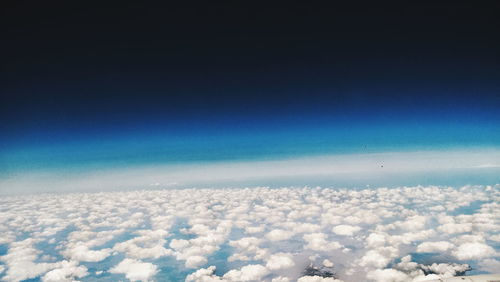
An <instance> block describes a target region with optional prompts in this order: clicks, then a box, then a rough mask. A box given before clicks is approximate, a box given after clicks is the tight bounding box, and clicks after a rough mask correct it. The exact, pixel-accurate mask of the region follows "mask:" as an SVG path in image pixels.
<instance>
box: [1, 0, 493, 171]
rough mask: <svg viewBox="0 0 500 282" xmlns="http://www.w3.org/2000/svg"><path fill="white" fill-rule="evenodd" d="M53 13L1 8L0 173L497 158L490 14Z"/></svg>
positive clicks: (469, 10)
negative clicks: (446, 154) (457, 155)
mask: <svg viewBox="0 0 500 282" xmlns="http://www.w3.org/2000/svg"><path fill="white" fill-rule="evenodd" d="M64 5H67V6H64ZM64 5H63V6H61V7H58V9H52V7H49V6H47V5H44V4H33V5H25V4H21V3H19V4H8V5H7V6H6V8H5V9H2V10H3V12H2V13H3V15H2V23H3V24H7V25H8V26H9V29H8V30H7V32H6V35H5V44H2V47H1V48H2V49H3V53H5V54H9V55H8V56H6V58H5V60H4V62H3V63H2V68H1V78H0V84H1V95H2V103H1V106H0V107H1V108H0V117H1V119H2V123H1V124H0V134H1V139H0V167H1V172H0V175H4V176H8V175H10V174H12V173H20V172H23V171H26V172H29V171H32V170H33V171H35V172H39V171H40V170H51V171H53V170H58V169H65V170H68V169H69V170H71V169H77V170H78V169H87V168H88V169H103V168H106V169H112V168H114V167H116V168H122V167H128V166H140V165H146V166H148V165H165V164H179V163H185V162H188V163H189V162H195V163H196V162H210V161H243V160H249V161H258V160H273V159H284V158H285V159H286V158H300V157H307V156H311V157H314V156H318V155H334V154H363V153H374V152H402V151H403V152H404V151H420V150H434V151H435V150H441V149H442V150H452V149H459V150H481V149H487V148H498V146H499V144H500V143H499V140H500V126H499V124H500V111H498V109H499V108H500V98H499V97H500V95H499V93H500V84H499V81H500V76H499V72H498V67H497V66H498V62H499V60H498V59H499V58H498V50H497V46H498V43H499V42H498V36H496V35H497V31H498V30H497V28H496V26H498V24H497V23H498V18H497V17H496V13H495V11H496V10H497V8H498V7H497V6H496V5H492V6H479V5H477V6H471V5H463V4H460V3H455V4H452V5H451V4H446V5H445V4H439V3H438V4H436V3H434V4H433V5H427V4H418V5H416V4H414V5H409V6H390V7H382V6H375V5H372V6H363V7H349V6H337V7H336V8H334V9H322V8H321V7H314V6H307V7H306V6H301V5H298V6H287V7H281V6H274V7H273V6H269V7H266V8H265V9H261V8H256V7H249V6H246V5H245V4H234V3H233V4H231V5H222V4H221V5H217V4H215V5H210V6H207V7H203V6H198V7H196V8H192V7H170V9H167V10H163V9H162V10H158V9H154V7H147V6H134V5H132V6H120V7H116V6H110V7H104V6H103V7H102V8H101V9H93V8H92V7H85V6H82V7H75V6H72V5H71V4H64ZM61 11H64V12H61ZM20 15H23V17H22V19H23V20H19V16H20ZM110 15H112V16H110Z"/></svg>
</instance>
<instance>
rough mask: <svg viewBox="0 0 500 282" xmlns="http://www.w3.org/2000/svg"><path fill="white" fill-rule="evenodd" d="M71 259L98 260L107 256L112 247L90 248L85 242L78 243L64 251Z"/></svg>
mask: <svg viewBox="0 0 500 282" xmlns="http://www.w3.org/2000/svg"><path fill="white" fill-rule="evenodd" d="M62 254H63V255H64V256H66V257H67V258H69V259H72V260H77V261H85V262H98V261H102V260H104V259H105V258H107V257H108V256H109V255H110V254H111V250H110V249H102V250H97V251H94V250H90V249H89V248H88V247H87V246H85V245H83V244H77V245H75V246H73V247H71V248H69V249H67V250H64V251H63V252H62Z"/></svg>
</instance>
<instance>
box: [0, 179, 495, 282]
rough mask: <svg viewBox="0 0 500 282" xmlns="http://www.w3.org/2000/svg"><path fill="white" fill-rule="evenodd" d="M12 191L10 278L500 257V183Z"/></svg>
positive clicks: (263, 270) (441, 270) (6, 223)
mask: <svg viewBox="0 0 500 282" xmlns="http://www.w3.org/2000/svg"><path fill="white" fill-rule="evenodd" d="M0 201H1V206H2V210H1V211H0V223H1V225H0V238H1V241H0V244H2V246H5V247H6V248H7V250H6V253H5V254H3V255H2V256H0V279H2V280H5V281H20V280H25V279H40V280H42V281H75V280H82V279H83V280H86V279H88V280H97V279H102V278H104V277H106V279H108V278H109V279H110V280H120V279H124V278H123V277H125V278H126V279H129V280H135V281H137V280H140V281H149V280H155V279H164V278H165V276H167V277H168V275H172V277H174V276H175V278H172V279H173V280H179V279H181V280H182V279H186V281H228V282H230V281H266V282H273V281H274V282H286V281H330V282H331V281H345V282H349V281H370V279H371V280H372V281H425V280H429V279H439V278H445V277H451V276H455V275H459V274H463V273H464V272H466V271H468V270H469V269H470V268H471V267H472V268H474V269H479V270H481V271H486V272H492V271H495V270H496V269H498V265H499V261H498V253H499V250H498V244H497V243H498V241H500V239H499V238H498V232H499V230H500V224H499V222H500V204H499V203H500V185H495V186H486V187H484V186H464V187H457V188H454V187H436V186H428V187H423V186H417V187H399V188H391V189H389V188H376V189H372V188H366V189H361V190H352V189H325V188H319V187H315V188H309V187H304V188H286V187H285V188H280V189H271V188H266V187H255V188H233V189H179V190H175V189H174V190H154V191H147V190H144V191H128V192H105V193H74V194H42V195H32V196H28V197H17V196H11V197H2V198H0ZM412 253H419V256H414V258H412V257H411V256H410V254H412ZM443 258H450V260H451V261H450V262H449V263H446V262H444V261H443ZM469 264H470V265H469ZM96 265H98V266H99V267H96ZM308 265H310V267H308ZM173 268H175V270H172V269H173ZM164 269H169V270H168V272H170V271H171V272H172V274H169V273H166V272H165V271H166V270H164ZM308 269H309V270H310V271H309V270H308ZM311 269H312V270H311Z"/></svg>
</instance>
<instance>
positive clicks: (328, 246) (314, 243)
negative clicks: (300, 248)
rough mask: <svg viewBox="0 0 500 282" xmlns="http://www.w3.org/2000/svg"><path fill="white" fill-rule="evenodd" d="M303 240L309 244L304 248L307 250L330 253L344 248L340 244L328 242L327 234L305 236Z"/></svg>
mask: <svg viewBox="0 0 500 282" xmlns="http://www.w3.org/2000/svg"><path fill="white" fill-rule="evenodd" d="M303 238H304V241H306V242H307V245H306V246H304V248H305V249H310V250H313V251H323V252H328V251H332V250H336V249H340V248H342V245H341V244H339V243H338V242H329V241H327V239H326V238H327V235H326V234H325V233H311V234H304V236H303Z"/></svg>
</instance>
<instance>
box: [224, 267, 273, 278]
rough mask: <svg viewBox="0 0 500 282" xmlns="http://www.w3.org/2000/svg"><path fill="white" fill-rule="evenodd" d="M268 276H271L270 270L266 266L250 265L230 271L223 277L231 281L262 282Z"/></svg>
mask: <svg viewBox="0 0 500 282" xmlns="http://www.w3.org/2000/svg"><path fill="white" fill-rule="evenodd" d="M267 274H269V270H268V269H267V268H265V267H264V266H262V265H259V264H250V265H246V266H243V267H242V268H241V269H239V270H235V269H233V270H230V271H229V272H227V273H226V274H224V276H223V277H224V279H227V280H229V281H242V282H243V281H262V278H263V277H264V276H266V275H267Z"/></svg>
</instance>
